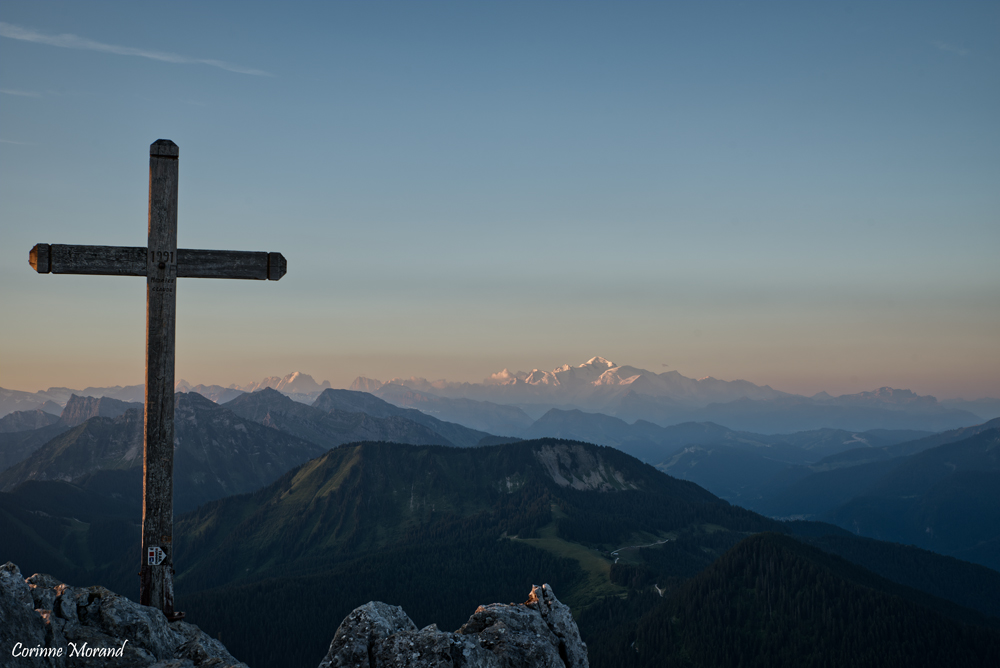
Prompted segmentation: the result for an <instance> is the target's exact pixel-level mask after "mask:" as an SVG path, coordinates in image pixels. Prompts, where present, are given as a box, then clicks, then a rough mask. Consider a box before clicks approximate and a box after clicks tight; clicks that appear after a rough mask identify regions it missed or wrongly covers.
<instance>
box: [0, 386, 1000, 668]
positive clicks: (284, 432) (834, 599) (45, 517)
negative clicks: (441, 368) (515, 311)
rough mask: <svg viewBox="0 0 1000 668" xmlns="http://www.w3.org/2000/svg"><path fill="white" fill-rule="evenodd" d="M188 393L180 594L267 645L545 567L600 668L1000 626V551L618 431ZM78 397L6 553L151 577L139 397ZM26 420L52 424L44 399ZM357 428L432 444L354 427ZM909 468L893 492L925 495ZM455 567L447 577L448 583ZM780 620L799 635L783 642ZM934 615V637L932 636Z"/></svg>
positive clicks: (877, 642)
mask: <svg viewBox="0 0 1000 668" xmlns="http://www.w3.org/2000/svg"><path fill="white" fill-rule="evenodd" d="M176 403H177V408H176V414H175V420H176V424H177V451H176V452H177V455H176V460H175V461H176V467H177V468H176V472H175V481H176V482H175V485H176V489H177V492H176V496H175V498H177V499H178V501H179V502H180V501H181V499H182V498H183V499H184V503H187V504H189V505H186V506H185V507H186V508H191V509H192V510H190V511H189V512H187V513H184V514H181V513H180V511H179V512H178V517H177V521H176V525H175V537H176V541H177V546H176V550H177V552H176V563H177V567H178V577H177V588H178V589H177V591H178V599H177V601H178V607H179V609H183V610H186V611H187V612H188V615H189V617H188V618H189V619H190V620H191V621H194V622H196V623H198V624H199V625H200V626H202V628H204V629H205V630H206V631H208V632H210V633H211V634H212V635H213V636H220V635H221V637H222V638H223V639H224V641H225V643H226V645H227V646H228V647H229V648H230V650H231V651H232V652H233V653H234V655H236V656H239V657H240V658H241V659H243V660H246V661H248V662H249V663H251V664H252V665H268V666H279V667H280V666H292V665H312V664H315V663H316V661H317V659H318V658H319V657H320V656H322V654H323V653H324V652H325V650H326V648H325V647H324V646H323V645H324V644H325V642H326V641H325V639H326V638H329V637H330V635H331V634H332V630H333V629H330V628H328V627H329V624H330V623H331V620H333V621H332V623H334V624H335V623H337V621H339V619H340V618H342V617H343V615H344V614H346V613H347V612H349V611H350V610H351V609H353V608H354V607H356V606H357V605H360V604H361V603H364V602H365V601H367V600H371V599H380V600H385V601H389V602H391V603H393V604H402V605H403V606H404V607H405V609H407V611H408V612H409V613H410V614H411V615H412V616H413V618H414V620H416V621H417V622H418V624H426V623H429V622H431V621H434V622H437V623H439V624H442V625H443V626H445V627H448V626H452V627H456V626H457V625H458V624H461V623H462V622H463V621H464V612H465V611H466V609H467V608H469V607H470V606H472V607H474V606H475V605H478V603H480V602H482V601H484V600H512V599H513V598H514V597H516V596H519V595H521V594H522V593H523V591H524V590H525V587H526V586H530V584H531V583H532V582H536V583H537V582H540V581H545V582H549V583H550V584H552V585H553V587H554V588H555V590H556V591H558V592H560V597H561V598H562V599H563V600H564V601H566V602H568V603H570V605H571V606H573V608H574V612H575V613H576V614H577V615H579V619H580V628H581V633H583V634H584V639H585V640H586V641H587V642H588V644H589V646H590V649H591V665H593V666H595V668H614V667H615V666H618V665H636V666H638V665H642V666H647V665H671V663H673V662H678V661H680V662H683V661H684V660H685V659H684V657H685V656H688V657H689V656H694V655H697V656H699V657H701V659H699V660H702V659H703V661H702V662H703V663H704V661H709V662H710V663H712V664H713V665H715V664H718V665H728V664H727V660H726V658H725V657H726V656H736V655H738V654H740V653H741V652H742V653H743V654H744V655H745V656H754V657H757V658H756V661H757V665H807V664H810V663H815V662H816V661H819V658H820V657H826V659H828V660H833V659H838V660H846V659H847V658H849V657H850V656H852V654H851V652H852V651H853V650H852V648H853V647H855V646H858V647H860V646H861V645H859V644H858V643H861V644H863V645H864V648H863V650H861V651H859V653H858V656H878V655H880V654H882V655H899V656H907V657H908V658H910V659H913V661H912V665H949V664H948V662H947V661H944V662H943V663H942V662H941V660H942V657H947V656H951V657H952V658H953V663H952V665H990V664H989V661H991V660H992V659H993V658H994V656H995V655H996V652H997V647H998V646H1000V645H998V641H997V636H996V634H995V632H994V631H993V630H992V629H995V628H996V627H997V626H998V625H1000V620H997V619H996V618H995V615H996V614H997V608H996V605H995V601H996V600H1000V574H998V573H996V572H995V571H991V570H989V569H985V568H982V567H980V566H974V565H972V564H967V563H964V562H960V561H957V560H953V559H952V560H949V559H948V558H946V557H941V556H939V555H934V554H932V553H929V552H924V551H922V550H917V549H916V548H908V547H905V546H899V545H896V546H893V545H890V544H886V543H880V542H877V541H866V540H864V539H859V538H856V537H854V536H852V535H851V534H850V533H849V532H847V531H843V530H842V529H838V528H836V527H834V526H831V525H824V524H820V523H815V522H777V521H775V520H772V519H769V518H767V517H763V516H761V515H758V514H756V513H753V512H751V511H748V510H745V509H742V508H739V507H736V506H733V505H730V504H729V503H727V502H725V501H724V500H721V499H719V498H717V497H716V496H714V495H713V494H711V493H710V492H709V491H706V490H705V489H703V488H701V487H699V486H698V485H696V484H694V483H693V482H689V481H684V480H678V479H676V478H672V477H670V476H667V475H665V474H664V473H662V472H661V471H659V470H657V469H656V468H654V467H652V466H649V465H648V464H645V463H643V462H641V461H639V460H637V459H635V458H633V457H631V456H629V455H628V454H626V453H624V452H621V451H620V450H617V449H614V448H610V447H602V446H597V445H591V444H587V443H581V442H579V441H569V440H558V439H551V438H541V439H533V440H525V441H514V442H508V443H497V444H494V445H484V446H482V447H477V448H469V447H449V446H455V445H461V444H466V445H474V444H476V443H484V442H485V443H490V442H492V440H493V439H490V438H489V437H488V436H487V435H485V434H484V433H483V432H479V431H475V430H472V429H469V428H467V427H462V426H461V425H457V424H454V423H448V422H444V421H442V420H440V419H438V418H436V417H433V416H429V415H427V414H425V413H422V412H420V411H416V410H413V409H409V408H401V407H398V406H394V405H392V404H390V403H388V402H386V401H383V400H382V399H380V398H378V397H375V396H373V395H371V394H367V393H362V392H352V391H347V390H332V389H326V390H324V391H323V392H322V393H320V395H318V396H317V398H316V400H315V401H314V402H313V404H312V405H305V404H303V403H301V402H296V401H293V400H291V399H290V398H289V397H288V396H286V395H284V394H281V393H280V392H278V391H276V390H273V389H264V390H259V391H257V392H254V393H249V394H242V395H240V396H239V397H237V398H236V399H234V400H233V401H230V402H228V403H227V404H224V405H219V404H216V403H213V402H211V401H210V400H208V399H206V398H204V397H202V396H199V395H198V394H196V393H179V394H178V395H177V397H176ZM70 404H72V405H70ZM63 413H64V416H65V424H61V425H59V427H60V428H61V429H62V432H61V433H59V434H57V435H56V436H55V437H54V438H52V439H50V440H49V441H48V442H46V443H44V444H43V445H41V446H40V447H39V448H38V449H36V450H35V452H33V453H32V454H31V455H30V456H29V457H27V458H26V459H24V460H23V461H21V462H20V463H18V464H16V465H15V466H14V467H12V468H10V469H8V470H7V471H5V472H3V473H2V474H0V485H2V486H3V489H4V490H5V491H3V492H0V531H2V533H3V535H4V537H5V539H6V538H8V537H9V538H10V540H5V541H4V542H3V545H2V546H0V560H6V559H13V560H15V561H18V562H20V563H22V564H34V563H37V564H44V567H45V568H46V569H49V570H51V572H53V573H54V574H56V575H57V576H58V577H62V578H63V579H66V578H68V577H69V575H67V574H70V575H73V576H74V579H80V578H87V579H86V580H85V581H97V582H101V583H102V584H106V585H107V586H110V587H111V588H112V589H116V590H119V591H123V592H126V593H133V595H134V591H133V590H134V589H135V587H136V584H135V582H136V578H135V563H134V562H135V559H136V555H137V554H138V552H139V546H138V535H139V532H138V526H137V519H138V517H139V514H140V513H139V508H140V498H139V492H140V491H141V482H139V484H136V482H137V481H139V476H138V474H139V473H140V472H141V468H139V467H141V463H140V464H139V465H138V467H137V464H136V456H135V452H136V450H137V449H138V450H139V451H141V448H139V447H138V446H137V444H138V443H141V412H140V411H139V410H138V409H137V408H134V407H130V406H128V405H127V404H121V403H113V402H111V401H108V400H104V399H99V400H94V399H87V398H81V397H77V398H71V401H70V402H68V404H67V408H66V409H64V411H63ZM560 414H572V411H557V412H556V413H555V414H554V415H556V416H557V415H560ZM591 417H593V416H591ZM411 418H412V419H411ZM81 419H82V422H81V421H80V420H81ZM598 419H599V420H600V419H607V420H612V421H615V422H613V423H610V424H612V425H613V426H616V427H617V426H620V425H618V422H621V421H618V420H617V419H616V418H608V417H607V416H598ZM19 420H20V421H19ZM41 420H42V421H43V422H44V421H45V418H41ZM60 420H62V418H60ZM15 423H16V424H22V425H26V426H31V425H32V424H33V423H32V422H31V417H30V416H24V417H23V420H21V416H19V417H18V418H16V419H14V420H12V421H11V422H10V424H15ZM69 423H76V424H75V425H73V426H70V424H69ZM53 426H56V423H51V424H47V425H44V426H42V427H36V428H34V429H29V430H27V431H26V432H12V433H14V434H18V433H20V434H24V433H33V432H38V431H39V430H44V429H50V428H52V427H53ZM626 427H634V425H627V424H626ZM639 428H640V429H646V430H647V431H648V432H649V433H650V434H653V435H656V436H657V437H658V438H659V437H663V438H667V437H668V436H669V437H673V438H675V439H676V442H677V443H681V442H683V441H684V440H685V439H694V440H695V441H697V442H698V443H708V444H711V442H712V440H713V439H721V440H722V441H723V442H724V443H726V444H727V446H726V447H732V448H733V449H735V450H738V451H740V452H745V453H761V452H763V453H768V456H786V455H787V456H791V455H795V456H799V457H809V458H812V459H814V460H815V459H816V458H819V459H822V458H823V457H824V456H826V453H828V452H836V453H838V454H839V453H842V452H844V451H845V449H850V448H852V447H856V446H858V445H859V444H863V446H864V447H865V448H867V449H871V450H876V449H880V448H894V447H897V446H898V445H899V444H900V442H901V441H900V439H904V440H905V439H906V437H907V435H911V436H912V434H903V433H890V432H865V433H861V432H836V431H833V430H822V431H818V432H807V433H800V434H793V435H788V436H786V437H784V438H783V439H768V438H767V437H759V435H754V434H750V433H741V432H734V431H732V430H729V429H726V428H724V427H721V426H719V425H710V424H704V423H695V424H689V425H676V426H675V427H674V428H673V429H671V428H669V427H668V428H664V427H660V426H658V425H653V424H650V425H639ZM605 431H606V432H607V433H611V434H614V430H613V429H611V428H610V427H609V428H608V429H605ZM442 432H444V433H445V434H447V436H445V435H443V434H442ZM594 433H599V430H596V429H595V432H594ZM601 433H603V432H601ZM991 433H992V432H991V431H990V430H989V429H986V430H981V431H980V432H979V433H978V434H973V433H972V432H971V431H969V430H966V431H963V432H961V433H960V434H958V435H957V436H956V438H959V437H963V438H959V440H957V441H951V442H949V443H943V444H942V446H944V445H950V444H954V445H960V444H962V443H965V442H966V441H967V440H968V439H969V437H972V438H982V439H984V440H983V441H982V442H981V443H979V445H978V446H968V445H964V446H962V447H963V448H966V449H965V450H963V451H962V452H964V453H965V455H964V456H965V457H966V459H962V460H958V459H956V458H955V457H944V458H941V457H938V458H936V459H933V461H932V462H930V465H931V466H932V467H937V468H936V469H934V470H935V471H937V473H934V474H933V475H931V476H930V477H928V476H927V475H924V474H914V475H916V477H917V478H919V479H920V480H921V481H922V483H921V484H922V485H923V487H921V488H920V489H918V490H917V492H916V493H917V494H920V493H921V492H920V490H922V489H935V488H937V487H938V486H939V484H940V483H941V482H947V480H946V479H947V476H948V471H949V470H950V467H949V466H948V464H954V465H955V466H956V467H957V469H958V470H957V471H956V473H959V474H961V473H963V471H962V470H961V469H962V467H964V466H967V465H970V464H968V462H975V461H978V460H977V459H976V458H977V457H980V456H989V453H991V452H992V449H991V447H992V446H991V445H990V443H991V441H989V440H988V439H989V437H990V434H991ZM664 434H667V436H664ZM917 436H924V435H923V434H917ZM357 438H370V439H376V440H377V439H384V441H388V440H392V439H397V438H411V439H413V440H414V441H415V442H414V443H412V444H399V443H390V442H373V441H372V440H369V441H367V442H350V441H351V439H357ZM939 438H940V436H939ZM945 438H948V437H945ZM338 439H341V440H339V442H338ZM699 439H702V440H699ZM910 440H912V439H910ZM435 441H436V443H435ZM331 446H336V447H332V449H330V448H331ZM691 447H701V446H699V445H694V446H691ZM938 447H941V446H938ZM310 448H311V453H312V454H310ZM977 448H978V449H977ZM934 450H935V448H934V447H929V448H927V449H925V450H923V451H922V452H916V453H914V454H911V455H908V457H911V458H912V457H919V456H921V455H923V454H926V453H931V452H934ZM803 453H805V454H803ZM984 453H985V454H984ZM139 459H140V460H141V456H140V457H139ZM296 459H297V460H298V461H295V460H296ZM890 461H895V460H890ZM881 463H882V462H880V461H874V462H867V463H866V464H863V465H861V466H864V465H871V464H875V465H878V464H881ZM849 468H855V467H841V469H843V470H847V469H849ZM918 468H919V467H918ZM920 470H921V471H922V470H923V469H922V468H920ZM941 471H943V472H944V477H942V474H941ZM198 474H200V475H201V477H200V478H199V477H198ZM921 476H923V477H921ZM934 476H937V477H934ZM912 477H913V476H910V478H912ZM906 480H909V478H906ZM959 482H961V481H959ZM907 485H909V483H906V484H903V483H898V484H897V483H893V485H890V486H889V487H886V488H885V489H887V490H888V491H887V492H885V493H886V494H889V493H891V494H897V495H899V494H902V495H911V494H913V493H914V489H916V488H913V487H912V486H907ZM928 486H929V487H928ZM196 505H197V508H195V506H196ZM182 510H183V509H182ZM987 519H989V518H987ZM761 532H771V533H770V534H768V533H761ZM748 541H749V542H748ZM834 554H836V555H839V556H837V557H833V556H832V555H834ZM845 559H846V560H847V561H844V560H845ZM848 562H851V563H848ZM768 564H770V566H768ZM39 568H41V566H39ZM931 569H932V570H933V573H934V575H933V577H927V573H928V572H930V570H931ZM872 571H874V573H873V572H872ZM442 583H445V584H446V586H447V589H448V592H449V595H448V596H447V597H442V596H439V595H437V592H439V591H440V589H441V587H442ZM734 583H742V584H739V586H738V587H736V589H733V587H734V586H735V585H734ZM734 601H735V602H736V603H734ZM699 606H700V607H699ZM734 606H735V607H734ZM234 610H267V611H270V612H271V613H273V614H267V615H242V614H233V611H234ZM727 611H730V612H727ZM731 613H732V614H736V615H737V617H736V619H737V620H738V625H737V627H734V626H733V623H732V622H730V621H727V620H728V619H729V618H728V617H727V615H730V614H731ZM674 619H677V620H680V621H679V622H672V621H671V620H674ZM858 619H861V620H867V619H872V620H878V623H877V624H876V623H875V622H873V623H872V624H866V623H862V624H859V623H858V621H857V620H858ZM657 629H660V631H657ZM865 629H868V630H867V631H865ZM931 629H934V630H933V631H931ZM664 630H666V632H665V633H664V632H663V631H664ZM773 633H777V634H779V635H778V636H777V637H784V638H786V639H788V640H787V642H783V643H777V644H775V643H773V642H771V641H770V640H769V639H771V638H772V635H771V634H773ZM865 633H867V634H868V635H866V636H865V635H864V634H865ZM930 633H933V634H934V635H933V637H934V639H935V640H934V647H933V649H934V651H933V652H931V651H928V652H924V654H926V656H923V655H920V653H919V652H918V653H916V654H914V652H913V650H912V646H913V644H914V643H915V642H918V640H919V638H920V637H929V636H928V634H930ZM858 634H861V635H858ZM862 636H863V639H862ZM802 638H805V639H807V640H801V639H802ZM845 638H847V639H848V640H850V639H852V638H856V640H850V642H849V643H847V644H845V642H846V641H845V640H844V639H845ZM762 639H763V640H762ZM748 643H750V644H748ZM753 643H756V644H753ZM769 643H770V644H769ZM782 647H785V648H786V649H784V650H783V649H782ZM747 648H753V649H752V652H751V651H750V650H749V649H747ZM637 649H638V651H636V650H637ZM692 652H695V654H692ZM698 652H701V653H702V654H697V653H698ZM866 652H867V654H866ZM713 653H717V654H718V655H716V654H713ZM703 654H704V656H702V655H703ZM911 655H912V656H911ZM831 657H832V658H831ZM664 661H665V662H666V663H664ZM935 662H937V663H935ZM869 663H870V662H869ZM859 665H866V664H859Z"/></svg>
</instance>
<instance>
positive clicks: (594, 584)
mask: <svg viewBox="0 0 1000 668" xmlns="http://www.w3.org/2000/svg"><path fill="white" fill-rule="evenodd" d="M556 512H557V511H555V510H553V515H555V514H556ZM558 512H561V511H558ZM538 535H539V538H511V540H516V541H518V542H519V543H524V544H526V545H530V546H531V547H535V548H538V549H539V550H545V551H546V552H550V553H552V554H554V555H556V556H559V557H565V558H567V559H573V560H574V561H576V562H577V563H578V564H580V568H582V569H583V572H584V573H585V574H586V576H587V577H586V579H585V580H584V581H583V584H581V585H580V586H578V587H576V588H575V589H574V590H573V591H570V592H566V593H565V594H564V595H563V594H562V593H561V592H556V595H557V596H560V597H561V598H562V601H563V602H564V603H566V604H567V605H568V606H569V607H570V608H572V609H573V615H574V616H576V615H578V614H579V613H580V611H582V610H583V609H584V608H586V607H587V606H589V605H591V604H592V603H594V602H595V601H597V600H598V599H601V598H604V597H605V596H624V595H625V594H626V591H627V590H626V589H625V587H620V586H618V585H616V584H612V583H611V562H610V561H608V560H607V559H605V558H604V557H602V556H601V555H600V554H599V553H598V552H597V551H596V550H592V549H590V548H588V547H584V546H583V545H580V544H579V543H571V542H569V541H568V540H564V539H562V538H560V537H559V529H558V527H557V525H556V522H555V521H554V520H553V522H552V523H551V524H548V525H546V526H544V527H542V528H540V529H539V530H538Z"/></svg>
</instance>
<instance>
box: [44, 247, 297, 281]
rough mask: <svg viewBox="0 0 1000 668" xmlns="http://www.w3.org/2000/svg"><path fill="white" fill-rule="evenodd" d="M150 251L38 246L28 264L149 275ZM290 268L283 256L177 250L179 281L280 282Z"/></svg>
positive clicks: (68, 270)
mask: <svg viewBox="0 0 1000 668" xmlns="http://www.w3.org/2000/svg"><path fill="white" fill-rule="evenodd" d="M150 252H152V251H149V250H147V249H146V248H144V247H142V246H73V245H67V244H36V245H35V247H34V248H32V249H31V253H30V254H29V256H28V262H29V263H30V264H31V267H32V269H34V270H35V271H37V272H38V273H39V274H48V273H53V274H91V275H98V276H145V275H146V266H147V264H148V263H147V260H146V255H147V254H148V253H150ZM156 259H157V258H154V261H155V260H156ZM168 261H169V260H168ZM287 268H288V264H287V263H286V262H285V257H284V256H283V255H282V254H281V253H265V252H254V251H218V250H196V249H192V248H178V249H177V277H178V278H243V279H249V280H258V281H263V280H269V281H277V280H279V279H280V278H281V277H282V276H284V275H285V272H286V271H287Z"/></svg>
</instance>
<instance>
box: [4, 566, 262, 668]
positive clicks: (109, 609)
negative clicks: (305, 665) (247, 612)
mask: <svg viewBox="0 0 1000 668" xmlns="http://www.w3.org/2000/svg"><path fill="white" fill-rule="evenodd" d="M30 650H35V651H36V652H37V654H30V653H29V654H25V653H23V652H25V651H30ZM59 650H61V651H59ZM17 652H22V653H21V654H20V655H17ZM39 655H41V656H39ZM29 663H30V665H38V666H53V667H58V668H62V667H63V666H66V667H75V666H109V667H123V668H124V667H126V666H127V667H132V666H135V667H155V668H201V667H205V668H208V667H211V668H247V667H246V665H245V664H243V663H240V662H239V661H237V660H236V659H234V658H233V657H232V655H230V654H229V652H228V651H227V650H226V648H225V647H224V646H223V645H222V643H220V642H219V641H218V640H214V639H212V638H210V637H209V636H208V635H207V634H205V633H204V632H203V631H202V630H201V629H199V628H198V627H197V626H194V625H193V624H188V623H186V622H183V621H180V622H173V623H170V622H168V621H167V618H166V617H164V615H163V613H162V612H160V611H159V610H157V609H155V608H150V607H147V606H143V605H139V604H138V603H135V602H134V601H130V600H129V599H127V598H125V597H124V596H119V595H118V594H115V593H113V592H111V591H108V590H107V589H105V588H104V587H71V586H69V585H66V584H63V583H61V582H59V581H58V580H56V579H55V578H53V577H52V576H49V575H44V574H36V575H32V576H31V577H29V578H27V579H25V578H24V577H22V575H21V572H20V570H19V569H18V567H17V566H15V565H14V564H12V563H10V562H8V563H7V564H6V565H4V566H0V667H5V666H8V665H10V666H17V665H28V664H29Z"/></svg>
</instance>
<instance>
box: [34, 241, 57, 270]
mask: <svg viewBox="0 0 1000 668" xmlns="http://www.w3.org/2000/svg"><path fill="white" fill-rule="evenodd" d="M50 252H51V246H49V244H35V246H34V248H32V249H31V250H30V251H29V252H28V264H30V265H31V268H32V269H34V270H35V271H37V272H38V273H39V274H47V273H49V271H50V270H51V269H52V265H51V264H49V253H50Z"/></svg>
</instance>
